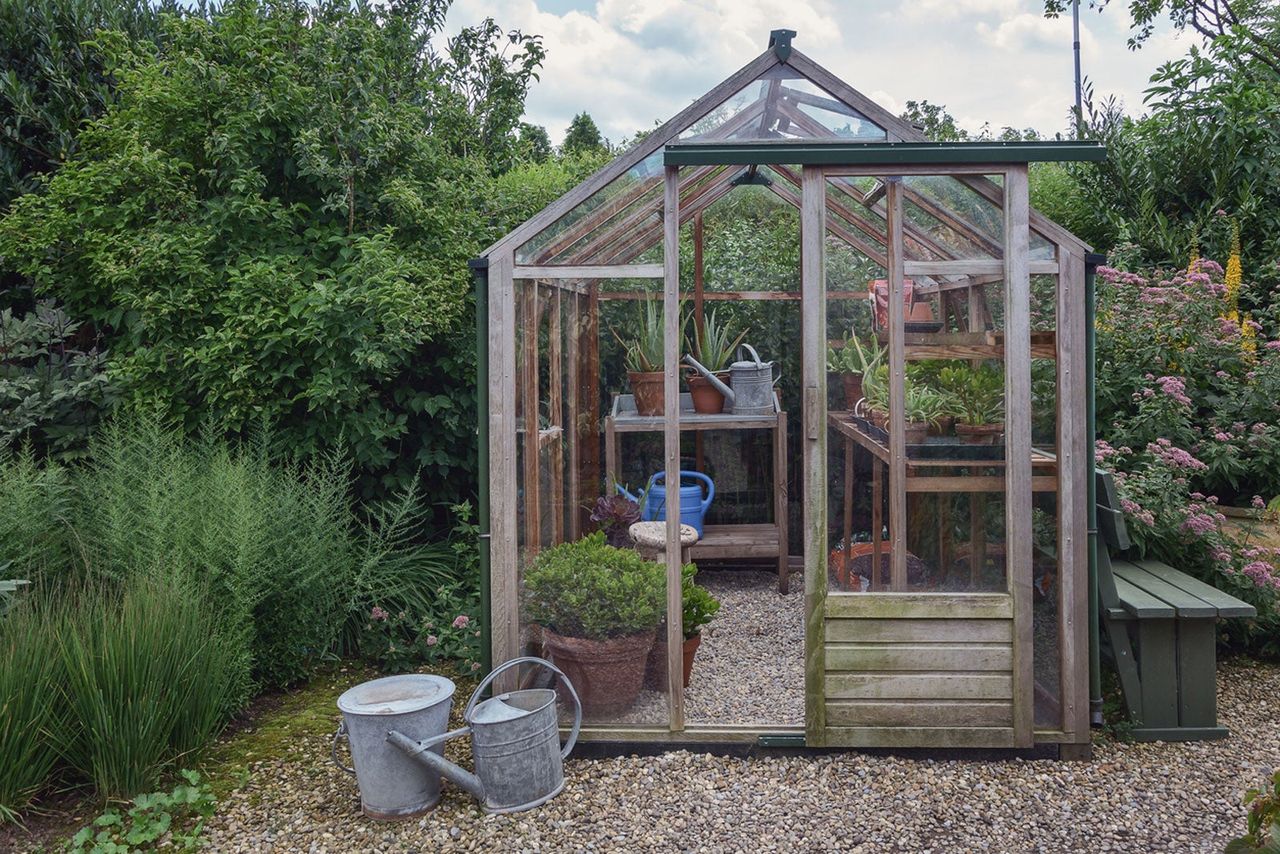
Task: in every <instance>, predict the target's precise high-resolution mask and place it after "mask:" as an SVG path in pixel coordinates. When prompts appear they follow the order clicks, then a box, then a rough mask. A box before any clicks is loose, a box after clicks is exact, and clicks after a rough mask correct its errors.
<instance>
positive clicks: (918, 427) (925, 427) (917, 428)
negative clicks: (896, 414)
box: [902, 421, 929, 445]
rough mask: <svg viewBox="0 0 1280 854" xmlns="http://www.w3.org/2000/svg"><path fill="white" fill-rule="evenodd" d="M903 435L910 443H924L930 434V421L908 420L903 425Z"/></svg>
mask: <svg viewBox="0 0 1280 854" xmlns="http://www.w3.org/2000/svg"><path fill="white" fill-rule="evenodd" d="M902 435H903V437H904V439H905V441H906V443H907V444H908V445H923V444H924V437H925V436H928V435H929V422H928V421H908V422H906V423H905V424H903V425H902Z"/></svg>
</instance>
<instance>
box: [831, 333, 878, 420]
mask: <svg viewBox="0 0 1280 854" xmlns="http://www.w3.org/2000/svg"><path fill="white" fill-rule="evenodd" d="M884 356H885V351H884V348H883V347H881V346H880V342H879V341H877V340H876V339H875V337H874V336H873V337H870V338H868V339H867V341H866V342H865V343H864V342H862V341H860V340H859V339H858V337H857V336H856V335H853V334H852V333H850V334H849V335H846V336H845V338H844V342H843V344H842V345H841V346H840V347H839V349H837V348H835V347H832V346H830V345H828V346H827V370H828V371H830V372H831V373H833V374H839V375H840V378H841V380H842V381H843V382H844V396H845V403H846V404H847V405H848V407H849V408H850V409H853V408H854V407H856V406H857V405H858V401H859V400H861V399H862V398H863V395H864V394H865V392H864V391H863V383H864V382H865V378H866V377H867V376H869V375H870V374H872V373H873V372H874V371H875V370H876V369H877V368H878V367H880V365H881V364H883V362H884Z"/></svg>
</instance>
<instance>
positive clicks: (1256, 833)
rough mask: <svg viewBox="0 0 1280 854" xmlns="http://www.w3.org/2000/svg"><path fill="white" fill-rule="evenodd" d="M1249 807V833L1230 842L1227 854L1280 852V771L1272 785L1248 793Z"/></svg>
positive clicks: (1271, 782) (1247, 803)
mask: <svg viewBox="0 0 1280 854" xmlns="http://www.w3.org/2000/svg"><path fill="white" fill-rule="evenodd" d="M1244 802H1245V806H1247V807H1249V819H1248V828H1249V829H1248V832H1247V833H1245V835H1244V836H1241V837H1238V838H1236V839H1233V840H1231V841H1230V842H1228V843H1227V847H1226V849H1225V854H1255V852H1256V854H1269V853H1270V852H1275V851H1280V770H1278V771H1276V772H1275V773H1274V774H1272V775H1271V781H1270V784H1269V785H1264V786H1260V787H1258V788H1256V789H1249V791H1247V792H1245V793H1244Z"/></svg>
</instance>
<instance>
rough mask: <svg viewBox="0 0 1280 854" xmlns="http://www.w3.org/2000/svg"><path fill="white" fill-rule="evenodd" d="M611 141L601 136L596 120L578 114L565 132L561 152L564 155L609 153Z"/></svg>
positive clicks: (583, 114) (585, 114) (584, 114)
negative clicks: (596, 152)
mask: <svg viewBox="0 0 1280 854" xmlns="http://www.w3.org/2000/svg"><path fill="white" fill-rule="evenodd" d="M608 150H609V140H607V139H605V138H604V137H603V136H602V135H601V134H600V128H598V127H596V123H595V120H594V119H592V118H591V116H590V115H588V114H587V113H578V114H577V115H576V116H574V117H573V120H572V121H570V122H569V129H568V130H566V131H565V134H564V142H562V143H560V151H561V152H562V153H564V154H577V153H580V152H590V151H608Z"/></svg>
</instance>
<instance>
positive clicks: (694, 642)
mask: <svg viewBox="0 0 1280 854" xmlns="http://www.w3.org/2000/svg"><path fill="white" fill-rule="evenodd" d="M658 631H659V632H660V633H662V632H665V631H666V630H665V629H661V628H660V629H658ZM701 643H702V633H701V632H699V633H698V634H696V635H694V636H693V637H691V638H685V640H684V687H686V688H688V687H689V677H690V676H691V675H692V674H693V656H694V654H695V653H697V651H698V646H699V644H701ZM666 660H667V641H666V637H665V635H664V636H663V637H660V638H658V639H657V640H655V641H654V642H653V649H651V650H649V660H648V662H647V663H646V664H645V669H644V687H646V688H649V689H650V690H653V691H665V690H667V680H666V675H667V667H666V664H665V663H664V662H666Z"/></svg>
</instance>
